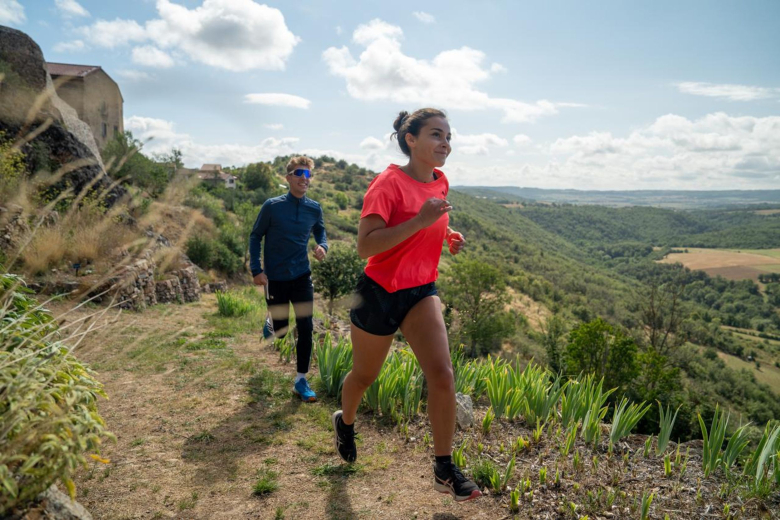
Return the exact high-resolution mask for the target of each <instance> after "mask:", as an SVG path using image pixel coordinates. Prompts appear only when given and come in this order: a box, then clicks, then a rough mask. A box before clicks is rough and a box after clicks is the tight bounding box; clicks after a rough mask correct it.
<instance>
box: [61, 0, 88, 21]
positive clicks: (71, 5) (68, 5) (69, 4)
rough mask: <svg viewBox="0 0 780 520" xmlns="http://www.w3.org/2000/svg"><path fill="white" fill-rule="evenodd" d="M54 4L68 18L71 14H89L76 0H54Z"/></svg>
mask: <svg viewBox="0 0 780 520" xmlns="http://www.w3.org/2000/svg"><path fill="white" fill-rule="evenodd" d="M54 4H55V5H56V6H57V9H58V10H59V11H60V14H62V15H63V16H65V17H66V18H70V17H73V16H83V17H89V16H90V14H89V11H87V10H86V9H84V7H83V6H82V5H81V4H80V3H78V2H77V1H76V0H54Z"/></svg>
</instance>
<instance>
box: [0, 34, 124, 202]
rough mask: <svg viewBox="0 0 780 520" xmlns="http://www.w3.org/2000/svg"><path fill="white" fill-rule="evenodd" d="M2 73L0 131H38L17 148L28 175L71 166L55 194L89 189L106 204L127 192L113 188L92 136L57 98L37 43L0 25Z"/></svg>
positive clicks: (17, 134)
mask: <svg viewBox="0 0 780 520" xmlns="http://www.w3.org/2000/svg"><path fill="white" fill-rule="evenodd" d="M0 71H3V72H4V73H5V78H4V80H3V82H2V83H0V132H4V133H5V134H6V136H7V137H8V138H16V137H24V136H26V135H34V134H31V132H34V133H38V132H39V133H38V135H37V136H35V137H34V138H32V139H31V140H30V141H29V142H27V143H26V144H24V145H23V146H22V148H21V151H22V152H23V153H24V154H25V162H26V167H27V168H26V169H27V171H28V172H29V173H35V172H37V171H39V170H48V171H55V170H57V169H59V168H60V167H62V166H64V165H71V166H72V167H73V169H72V171H68V172H67V173H65V175H64V176H63V178H62V179H61V180H60V182H58V183H57V184H55V185H54V186H53V189H54V190H57V191H61V190H64V189H66V188H73V189H74V191H75V192H77V193H78V192H79V191H81V190H83V189H84V188H86V187H90V188H91V189H93V190H95V191H97V192H103V191H106V192H107V194H106V196H105V200H106V202H107V204H108V205H109V206H111V205H113V204H114V202H116V200H117V199H118V198H119V197H121V196H122V195H123V194H124V193H125V190H124V188H122V187H119V186H116V187H113V188H111V184H112V181H111V179H110V178H109V177H108V176H106V173H105V169H104V167H103V163H102V161H101V159H100V153H99V151H98V149H97V145H96V144H95V139H94V137H93V136H92V134H91V132H90V131H89V128H88V127H86V123H83V122H81V121H79V120H78V118H77V117H76V116H75V111H73V110H72V109H70V110H69V107H68V106H67V105H66V104H65V103H64V102H63V101H62V100H60V99H59V98H58V97H57V94H56V92H55V91H54V89H53V87H52V83H51V78H50V77H49V76H48V73H47V72H46V65H45V61H44V59H43V53H42V52H41V49H40V47H38V45H37V44H36V43H35V41H33V40H32V38H30V37H29V36H27V35H26V34H25V33H23V32H21V31H17V30H16V29H11V28H9V27H3V26H0Z"/></svg>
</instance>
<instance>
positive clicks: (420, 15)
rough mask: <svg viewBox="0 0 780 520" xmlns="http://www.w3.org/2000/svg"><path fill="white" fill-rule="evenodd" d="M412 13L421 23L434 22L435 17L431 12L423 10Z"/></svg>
mask: <svg viewBox="0 0 780 520" xmlns="http://www.w3.org/2000/svg"><path fill="white" fill-rule="evenodd" d="M412 14H413V15H414V17H415V18H417V19H418V20H420V21H421V22H422V23H436V18H434V17H433V15H432V14H428V13H426V12H423V11H415V12H413V13H412Z"/></svg>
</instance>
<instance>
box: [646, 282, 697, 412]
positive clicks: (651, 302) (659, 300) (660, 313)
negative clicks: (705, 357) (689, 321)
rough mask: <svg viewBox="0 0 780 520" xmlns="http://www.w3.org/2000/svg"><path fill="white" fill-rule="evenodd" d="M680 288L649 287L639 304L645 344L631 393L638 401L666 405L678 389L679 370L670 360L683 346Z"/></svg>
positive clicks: (679, 285) (669, 285)
mask: <svg viewBox="0 0 780 520" xmlns="http://www.w3.org/2000/svg"><path fill="white" fill-rule="evenodd" d="M683 289H684V285H683V284H682V283H677V282H674V281H673V282H669V283H666V284H664V285H658V284H655V283H654V284H652V285H651V286H650V290H649V292H648V293H647V294H646V296H645V297H644V299H643V300H641V301H640V303H639V310H640V317H641V321H642V325H643V327H642V330H643V331H644V335H645V344H644V345H643V348H642V353H641V354H640V356H639V359H638V361H639V364H640V371H639V377H638V378H637V384H636V385H635V391H636V392H637V393H638V394H639V396H640V397H641V398H642V399H647V400H655V399H660V400H662V401H666V400H667V399H668V398H669V396H670V395H671V394H672V393H673V392H674V391H676V390H677V389H679V388H680V387H681V382H680V369H679V367H676V366H675V365H674V361H673V359H674V356H675V355H676V354H677V352H678V350H679V348H680V347H681V346H682V345H683V344H685V340H686V338H685V334H684V329H683V327H682V325H683V318H684V317H685V315H686V313H685V312H684V309H683V307H682V301H681V300H682V294H683Z"/></svg>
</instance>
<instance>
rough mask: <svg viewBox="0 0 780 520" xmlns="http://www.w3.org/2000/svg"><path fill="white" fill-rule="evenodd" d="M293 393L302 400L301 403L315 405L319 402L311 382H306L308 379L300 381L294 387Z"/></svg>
mask: <svg viewBox="0 0 780 520" xmlns="http://www.w3.org/2000/svg"><path fill="white" fill-rule="evenodd" d="M293 393H294V394H295V395H297V396H298V397H300V398H301V401H303V402H304V403H313V402H314V401H316V400H317V394H315V393H314V390H312V389H311V387H310V386H309V382H308V381H306V378H305V377H304V378H303V379H299V380H298V382H297V383H295V386H294V387H293Z"/></svg>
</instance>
